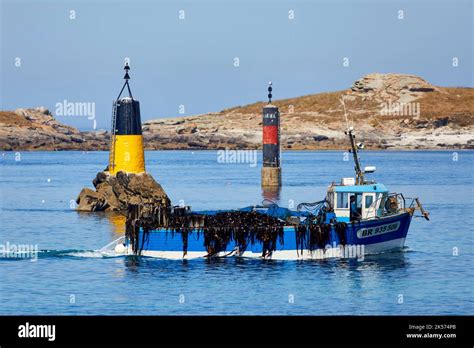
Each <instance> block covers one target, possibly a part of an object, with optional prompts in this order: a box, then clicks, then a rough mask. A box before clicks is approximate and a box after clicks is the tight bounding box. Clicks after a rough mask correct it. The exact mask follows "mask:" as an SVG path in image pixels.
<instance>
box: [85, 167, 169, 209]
mask: <svg viewBox="0 0 474 348" xmlns="http://www.w3.org/2000/svg"><path fill="white" fill-rule="evenodd" d="M92 183H93V185H94V187H95V191H94V190H91V189H89V188H83V189H82V191H81V192H80V193H79V196H78V197H77V200H76V203H77V208H76V209H77V210H79V211H124V210H126V209H127V206H128V204H150V205H154V206H158V205H159V206H164V207H169V206H170V200H169V198H168V196H167V194H166V192H165V191H164V190H163V188H162V187H161V185H160V184H158V183H157V182H156V181H155V180H154V179H153V177H152V176H151V175H150V174H148V173H140V174H127V173H125V172H118V173H117V174H116V175H115V176H114V175H109V174H108V173H107V172H99V173H98V174H97V176H96V177H95V179H94V180H93V181H92Z"/></svg>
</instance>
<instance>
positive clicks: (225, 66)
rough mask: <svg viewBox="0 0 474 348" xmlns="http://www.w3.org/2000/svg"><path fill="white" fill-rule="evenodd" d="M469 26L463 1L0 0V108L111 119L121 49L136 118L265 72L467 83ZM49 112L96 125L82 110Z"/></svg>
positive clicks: (299, 77) (206, 105)
mask: <svg viewBox="0 0 474 348" xmlns="http://www.w3.org/2000/svg"><path fill="white" fill-rule="evenodd" d="M181 10H183V11H184V15H185V19H184V20H182V19H180V18H179V15H180V12H179V11H181ZM70 11H75V18H74V19H71V12H70ZM290 11H293V12H292V13H294V18H293V19H290V18H289V17H290V15H291V13H290ZM399 11H403V19H399V18H398V17H399V15H400V12H399ZM181 14H182V13H181ZM472 33H473V7H472V1H470V0H467V1H461V0H451V1H448V0H446V1H420V0H411V1H348V0H347V1H342V0H335V1H288V0H285V1H257V0H253V1H245V0H244V1H242V0H241V1H232V0H231V1H130V0H128V1H98V0H97V1H21V0H20V1H18V0H17V1H11V0H1V53H0V59H1V99H0V103H1V104H0V108H1V109H3V110H13V109H16V108H19V107H36V106H46V107H48V108H49V109H50V110H52V111H53V112H54V111H55V105H56V103H58V102H62V101H63V100H67V101H69V102H89V103H95V108H96V119H97V127H98V128H104V129H108V128H109V126H110V117H111V105H112V100H113V99H114V98H116V96H117V94H118V92H119V90H120V88H121V85H122V83H123V80H122V77H123V70H122V67H123V62H124V58H125V57H129V58H130V65H131V68H132V70H131V76H132V80H131V86H132V91H133V94H134V97H135V98H137V99H138V100H139V101H140V104H141V112H142V120H148V119H153V118H159V117H173V116H179V115H180V113H179V110H180V105H184V109H185V113H184V115H193V114H201V113H206V112H211V111H219V110H222V109H224V108H228V107H232V106H237V105H245V104H248V103H253V102H256V101H259V100H265V98H266V87H267V86H266V85H267V82H268V81H269V80H271V81H273V84H274V98H275V99H282V98H289V97H295V96H301V95H307V94H312V93H318V92H323V91H334V90H340V89H345V88H348V87H350V85H351V84H352V83H353V82H354V81H355V80H356V79H358V78H360V77H362V76H364V75H366V74H369V73H373V72H393V73H407V74H416V75H419V76H421V77H423V78H424V79H426V80H427V81H428V82H430V83H433V84H435V85H441V86H470V87H472V86H473V70H472V61H473V37H472V35H473V34H472ZM345 57H347V58H348V59H349V66H347V67H345V66H343V59H344V58H345ZM453 57H457V59H458V62H459V64H458V66H457V67H453V64H452V62H453ZM17 58H20V65H19V66H18V59H17ZM235 58H238V59H239V66H238V67H236V66H234V62H235V60H234V59H235ZM57 118H58V119H59V120H60V121H61V122H64V123H66V124H70V125H73V126H76V127H79V128H81V129H91V128H92V123H91V121H90V120H89V119H88V118H87V117H85V116H82V117H81V116H74V117H72V116H62V117H57Z"/></svg>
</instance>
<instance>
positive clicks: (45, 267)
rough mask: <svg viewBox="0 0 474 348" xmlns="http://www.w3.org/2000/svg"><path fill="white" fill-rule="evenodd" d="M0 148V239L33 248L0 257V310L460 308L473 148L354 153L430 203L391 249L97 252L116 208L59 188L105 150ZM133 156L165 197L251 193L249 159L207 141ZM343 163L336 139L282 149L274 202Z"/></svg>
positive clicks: (110, 231)
mask: <svg viewBox="0 0 474 348" xmlns="http://www.w3.org/2000/svg"><path fill="white" fill-rule="evenodd" d="M0 155H1V159H0V161H1V167H0V168H1V182H0V194H1V203H0V204H1V214H0V226H1V227H0V244H1V243H3V244H5V243H7V242H8V243H10V244H35V245H38V247H39V249H40V250H41V252H40V253H39V256H38V260H37V261H36V262H31V260H29V259H13V258H7V257H3V258H1V259H0V303H1V306H0V314H99V315H100V314H125V315H127V314H151V315H155V314H157V315H167V314H174V315H180V314H191V315H192V314H197V315H206V314H211V315H212V314H237V315H239V314H257V315H258V314H276V315H279V314H294V315H301V314H303V315H325V314H329V315H331V314H339V315H341V314H349V315H350V314H389V315H399V314H400V315H402V314H471V315H472V314H474V286H473V279H474V277H473V276H474V267H473V266H474V261H473V260H474V258H473V256H474V242H473V240H474V236H473V227H472V226H473V225H472V220H473V217H474V216H473V215H474V214H473V204H474V195H473V174H472V173H473V172H474V171H473V169H474V168H473V166H474V152H470V151H459V152H458V153H457V158H456V155H455V154H453V152H421V151H414V152H364V153H362V159H363V163H364V164H365V165H375V166H377V168H378V171H377V173H376V174H375V177H376V179H377V180H378V181H379V182H381V183H384V184H385V185H386V186H388V187H389V189H390V190H391V191H396V192H403V193H404V194H405V196H406V197H413V196H415V195H416V196H419V197H420V198H421V201H422V203H424V205H425V207H426V208H427V209H428V210H429V211H430V213H431V221H425V220H423V219H421V218H416V219H414V220H413V222H412V226H411V228H410V231H409V234H408V238H407V241H406V246H407V248H406V250H405V251H403V252H392V253H386V254H381V255H377V256H371V257H366V258H365V260H363V261H356V260H351V261H347V260H346V261H344V260H323V261H261V260H240V259H235V258H232V259H225V260H214V261H209V260H207V261H206V260H192V261H184V262H183V261H167V260H158V259H149V258H141V259H139V260H136V259H134V258H131V257H123V256H120V257H113V256H104V255H102V254H101V253H99V252H97V250H98V249H100V248H101V247H103V246H104V245H106V244H107V243H109V242H111V241H113V240H114V239H116V238H118V237H119V236H120V235H121V234H122V233H123V227H122V226H121V222H122V221H121V219H120V217H119V216H114V215H110V214H103V213H78V212H76V211H74V210H73V209H71V204H70V201H71V200H75V198H76V197H77V194H78V193H79V191H80V190H81V188H82V187H85V186H88V187H92V183H91V180H92V179H93V178H94V176H95V174H96V173H97V172H98V171H100V170H102V169H103V168H104V167H105V166H106V163H107V153H105V152H89V153H82V152H32V153H29V152H22V153H21V154H20V155H21V159H20V160H19V161H16V160H15V154H14V153H10V152H8V153H3V154H0ZM260 156H261V154H259V161H260ZM146 158H147V170H148V171H149V172H150V173H151V174H152V175H153V176H154V177H155V179H156V180H157V181H158V182H160V183H161V184H162V185H163V187H164V188H165V190H166V191H167V193H168V194H169V196H170V198H171V199H172V201H173V202H174V203H175V204H178V203H179V201H180V200H183V201H184V202H185V204H188V205H191V206H192V208H193V209H208V208H209V209H223V208H239V207H243V206H247V205H252V204H256V203H260V202H261V201H262V192H261V189H260V162H259V164H258V165H257V166H255V167H252V166H250V165H249V164H220V163H218V162H217V153H216V152H215V151H203V152H191V151H169V152H147V153H146ZM17 159H18V158H17ZM456 159H457V160H456ZM352 168H353V165H352V163H351V162H347V161H344V160H343V153H342V152H337V151H335V152H285V153H284V154H283V184H284V186H283V188H282V190H281V193H280V197H279V202H280V204H281V205H283V206H288V205H291V204H293V203H294V204H297V203H299V202H302V201H303V202H312V201H317V200H320V199H322V198H323V197H324V195H325V190H326V187H327V185H328V184H329V183H330V182H331V181H333V180H334V181H338V180H340V178H341V177H344V176H351V175H352V174H353V172H352ZM265 195H267V196H268V197H271V196H272V195H273V196H275V193H265Z"/></svg>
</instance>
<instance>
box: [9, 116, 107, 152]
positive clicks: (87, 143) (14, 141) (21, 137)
mask: <svg viewBox="0 0 474 348" xmlns="http://www.w3.org/2000/svg"><path fill="white" fill-rule="evenodd" d="M109 137H110V136H109V133H108V132H106V131H100V132H81V131H79V130H78V129H76V128H74V127H70V126H66V125H63V124H62V123H60V122H58V121H57V120H56V119H55V118H54V117H53V115H52V114H51V113H50V112H49V110H48V109H46V108H44V107H39V108H36V109H16V110H15V111H13V112H12V111H0V149H1V150H7V151H9V150H12V151H17V150H50V151H55V150H106V149H107V148H108V142H109Z"/></svg>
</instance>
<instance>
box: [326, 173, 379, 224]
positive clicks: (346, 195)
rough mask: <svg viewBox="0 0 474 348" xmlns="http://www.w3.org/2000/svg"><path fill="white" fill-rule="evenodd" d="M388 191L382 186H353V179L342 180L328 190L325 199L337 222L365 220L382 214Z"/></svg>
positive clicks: (374, 184)
mask: <svg viewBox="0 0 474 348" xmlns="http://www.w3.org/2000/svg"><path fill="white" fill-rule="evenodd" d="M387 197H388V190H387V188H386V187H385V186H384V185H382V184H376V183H373V184H364V185H355V180H354V178H344V179H342V181H341V184H339V185H338V184H334V183H333V184H332V185H331V186H329V188H328V192H327V196H326V199H327V201H328V202H329V204H330V205H331V207H332V208H333V210H334V213H335V214H336V217H337V220H338V221H344V222H349V221H353V220H366V219H374V218H377V217H381V216H382V215H383V214H384V211H383V210H384V207H385V201H386V199H387Z"/></svg>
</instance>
